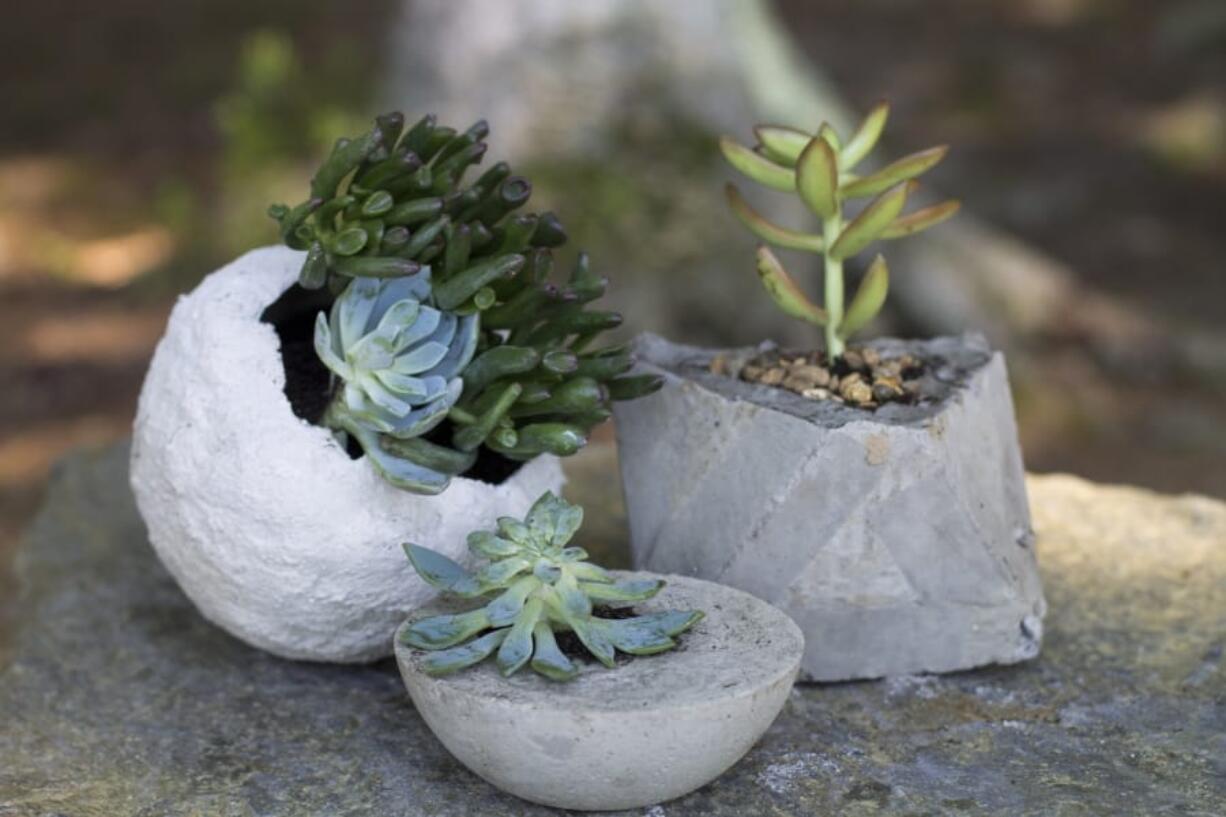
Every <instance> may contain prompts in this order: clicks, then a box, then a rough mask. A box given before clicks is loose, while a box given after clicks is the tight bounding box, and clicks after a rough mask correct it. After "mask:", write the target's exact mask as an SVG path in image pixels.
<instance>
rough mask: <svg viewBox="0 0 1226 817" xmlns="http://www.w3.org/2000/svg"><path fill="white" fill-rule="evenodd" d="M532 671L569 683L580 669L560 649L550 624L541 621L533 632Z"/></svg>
mask: <svg viewBox="0 0 1226 817" xmlns="http://www.w3.org/2000/svg"><path fill="white" fill-rule="evenodd" d="M532 640H533V644H534V647H533V650H532V669H534V670H536V671H537V672H539V673H540V674H541V675H544V676H545V677H546V678H549V679H550V680H553V681H569V680H570V679H571V678H574V677H575V676H576V675H578V674H579V669H578V667H576V666H575V665H574V663H572V662H571V660H570V659H569V658H567V657H566V656H565V655H564V654H563V653H562V651H561V650H560V649H558V642H557V639H555V638H554V636H553V628H552V627H550V626H549V622H547V621H544V620H541V621H538V622H537V623H536V627H535V628H533V630H532Z"/></svg>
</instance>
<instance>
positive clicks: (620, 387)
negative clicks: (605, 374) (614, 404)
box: [604, 374, 664, 400]
mask: <svg viewBox="0 0 1226 817" xmlns="http://www.w3.org/2000/svg"><path fill="white" fill-rule="evenodd" d="M604 385H605V387H606V388H607V389H608V390H609V399H610V400H634V399H636V398H639V397H646V396H647V395H649V394H654V393H655V392H658V391H659V390H660V388H661V387H662V386H663V385H664V378H662V377H660V376H659V375H654V374H636V375H628V376H626V377H615V378H613V379H612V380H606V381H605V384H604Z"/></svg>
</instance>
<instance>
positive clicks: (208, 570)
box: [131, 247, 564, 662]
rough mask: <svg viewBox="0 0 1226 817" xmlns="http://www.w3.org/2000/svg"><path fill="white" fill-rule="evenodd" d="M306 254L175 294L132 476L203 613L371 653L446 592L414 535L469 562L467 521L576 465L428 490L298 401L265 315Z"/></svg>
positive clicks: (243, 632) (542, 487) (230, 627)
mask: <svg viewBox="0 0 1226 817" xmlns="http://www.w3.org/2000/svg"><path fill="white" fill-rule="evenodd" d="M302 257H303V253H300V252H295V251H293V250H288V249H285V248H283V247H269V248H264V249H259V250H253V251H252V252H249V253H247V254H246V255H244V256H242V257H241V258H239V259H237V260H235V261H234V262H232V263H231V264H229V265H228V266H226V267H224V268H223V269H221V270H218V271H217V272H214V273H213V274H211V275H209V276H208V277H207V278H205V279H204V281H203V282H202V283H201V284H200V285H199V286H198V287H197V288H196V289H195V290H193V291H192V292H191V293H190V294H188V295H185V296H183V297H182V298H180V299H179V302H178V303H177V304H176V305H175V308H174V311H173V312H172V313H171V316H170V322H169V324H168V325H167V327H166V333H165V335H164V336H163V337H162V340H161V342H160V343H159V344H158V347H157V352H156V353H155V354H154V357H153V362H152V364H151V365H150V367H149V373H148V375H147V376H146V379H145V384H144V388H143V389H142V390H141V397H140V406H139V409H138V411H137V417H136V425H135V429H134V432H133V436H134V439H133V445H132V463H131V481H132V489H133V491H134V493H135V495H136V501H137V505H138V507H139V508H140V512H141V516H142V517H143V518H144V520H145V524H146V526H147V527H148V530H149V539H150V541H151V542H152V544H153V547H154V550H156V551H157V555H158V557H159V558H160V559H161V561H162V563H163V564H164V565H165V566H166V569H167V570H168V571H170V573H171V575H173V576H174V578H175V580H176V581H177V582H178V583H179V586H180V587H182V588H183V591H184V592H185V593H186V594H187V596H188V597H189V598H190V599H191V600H192V601H193V602H194V603H195V605H196V607H197V608H198V609H199V610H200V612H201V613H202V614H203V615H204V616H205V617H206V618H207V619H209V620H210V621H212V622H213V623H214V624H216V625H218V626H220V627H222V628H223V629H225V630H227V631H228V632H230V633H231V634H233V635H235V636H237V637H238V638H241V639H242V640H244V641H246V642H247V643H249V644H252V645H254V646H256V647H259V648H261V649H264V650H268V651H269V652H273V653H276V654H277V655H281V656H284V657H287V658H298V659H309V660H315V661H336V662H363V661H371V660H374V659H377V658H382V657H386V656H388V655H390V654H391V651H392V644H391V635H392V631H393V630H394V629H395V628H396V627H397V626H398V625H399V624H400V622H401V620H403V619H404V617H405V616H406V615H408V613H409V612H410V611H412V610H414V609H416V608H417V607H418V606H420V605H422V604H425V603H427V602H429V601H430V600H431V599H433V598H434V597H435V596H436V595H437V591H435V590H434V588H432V587H430V586H429V585H427V584H426V583H425V582H423V581H422V580H421V579H420V578H418V576H417V574H416V573H415V572H414V571H413V569H412V567H411V565H410V564H409V563H408V560H407V559H405V557H404V552H403V551H402V550H401V547H400V543H401V542H403V541H406V540H407V541H420V542H429V543H430V545H431V547H433V548H434V549H436V550H438V551H439V552H440V553H443V554H445V555H447V556H449V557H450V558H452V559H456V560H457V561H460V562H465V561H467V559H468V556H467V552H468V551H467V548H466V546H465V536H466V535H467V533H468V532H469V531H470V530H472V529H473V528H474V527H480V526H482V525H492V524H493V523H494V521H495V519H497V518H498V517H499V516H522V515H523V514H524V513H525V512H526V511H527V510H528V508H529V507H530V506H531V505H532V503H533V502H534V501H535V500H536V498H537V497H538V496H540V495H541V494H542V493H543V492H545V491H558V490H560V488H561V486H562V483H563V482H564V478H563V475H562V469H561V467H560V466H559V463H558V461H557V459H556V458H554V457H549V456H542V457H537V458H536V459H534V460H532V461H531V462H529V463H527V464H526V465H524V466H523V467H522V468H520V469H519V470H518V471H517V472H515V474H514V475H512V476H511V477H510V478H509V479H507V480H506V481H504V482H502V483H501V484H498V485H493V484H489V483H486V482H481V481H478V480H473V479H465V478H462V477H459V478H456V479H454V480H453V481H452V483H451V487H449V488H448V489H447V490H446V491H445V492H443V493H442V494H439V495H438V496H421V495H418V494H413V493H409V492H407V491H402V490H399V489H397V488H394V487H392V486H391V485H390V484H389V483H387V482H386V481H384V480H383V479H381V478H380V477H379V476H378V475H377V474H376V473H375V470H374V468H372V467H371V465H370V463H369V462H367V461H366V460H365V459H353V458H351V457H350V456H349V455H348V454H347V453H346V452H345V450H344V449H343V448H342V447H341V446H340V445H339V444H338V443H337V442H336V440H335V438H334V437H333V435H332V432H331V431H329V430H328V429H326V428H323V427H322V426H318V425H312V424H311V423H308V422H307V421H305V420H302V419H299V418H298V417H297V416H295V414H294V413H293V411H292V409H291V407H290V403H289V401H288V400H287V398H286V396H285V392H284V389H285V381H286V375H285V366H284V364H283V362H282V359H281V348H280V341H279V339H278V337H277V334H276V332H275V331H274V329H273V327H272V326H271V325H270V324H268V323H265V322H264V321H262V320H261V316H262V314H263V313H264V310H265V308H266V307H268V306H269V305H270V304H271V303H273V302H274V301H276V300H277V299H278V298H280V297H281V295H282V294H283V293H284V292H285V291H286V290H287V289H289V288H290V286H292V285H293V284H294V283H295V282H296V281H297V278H298V270H299V269H300V268H301V266H302Z"/></svg>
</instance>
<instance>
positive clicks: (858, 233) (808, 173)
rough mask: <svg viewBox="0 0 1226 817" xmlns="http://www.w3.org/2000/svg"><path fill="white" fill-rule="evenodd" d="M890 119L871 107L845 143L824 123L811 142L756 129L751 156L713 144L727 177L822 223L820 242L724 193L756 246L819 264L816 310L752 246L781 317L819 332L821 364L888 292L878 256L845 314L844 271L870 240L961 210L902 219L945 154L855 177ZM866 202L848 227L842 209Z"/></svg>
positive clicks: (729, 190)
mask: <svg viewBox="0 0 1226 817" xmlns="http://www.w3.org/2000/svg"><path fill="white" fill-rule="evenodd" d="M888 116H889V106H888V105H887V104H886V103H884V102H881V103H878V104H877V105H876V106H875V107H874V108H873V109H872V111H871V112H870V113H869V114H868V116H867V117H865V119H864V121H863V123H861V125H860V127H859V128H858V129H857V130H856V132H855V133H854V134H853V135H852V136H851V138H850V139H848V140H847V142H846V143H844V142H843V141H842V140H841V139H840V138H839V135H838V134H837V133H836V132H835V130H834V128H832V127H831V126H830V125H828V124H823V125H822V126H821V128H819V129H818V131H817V133H816V134H810V133H806V132H804V131H802V130H798V129H796V128H790V127H782V126H777V125H759V126H757V127H755V128H754V133H755V135H756V136H757V138H758V144H757V145H755V146H754V147H753V148H752V149H750V148H747V147H745V146H744V145H741V144H739V143H737V142H736V141H735V140H733V139H731V138H729V137H723V138H722V139H721V140H720V149H721V151H722V152H723V154H724V158H726V159H727V160H728V163H729V164H731V165H732V166H733V167H734V168H736V169H737V170H738V171H740V172H741V173H743V174H744V175H746V176H748V177H749V178H750V179H752V180H753V181H755V182H758V183H759V184H762V185H765V186H766V187H769V188H771V189H774V190H781V191H784V192H788V193H796V194H797V195H799V197H800V199H801V201H802V202H804V204H805V206H806V207H807V208H808V209H809V211H810V212H812V213H813V214H814V215H816V216H817V217H818V218H819V219H821V224H822V231H821V233H820V234H818V233H810V232H802V231H799V230H792V229H789V228H787V227H781V226H779V225H777V224H774V223H772V222H771V221H769V220H767V219H766V218H765V217H764V216H762V215H761V214H760V213H758V212H757V211H756V210H754V209H753V208H752V207H751V206H750V205H749V203H748V202H747V201H746V200H745V198H744V197H743V196H742V195H741V192H740V191H739V190H738V189H737V188H736V186H735V185H732V184H729V185H728V186H727V187H726V188H725V193H726V195H727V198H728V206H729V207H730V208H731V210H732V212H733V213H734V214H735V215H736V216H737V218H739V219H740V220H741V222H742V223H744V224H745V226H746V227H748V228H749V229H750V231H752V232H753V234H754V235H756V236H757V237H758V238H759V239H761V240H762V241H764V242H766V243H767V244H773V245H774V246H777V247H782V248H785V249H791V250H801V251H805V252H812V253H818V254H820V255H822V256H823V257H824V259H825V265H824V266H825V271H824V283H825V298H824V304H822V305H820V306H819V305H818V304H816V303H814V302H813V301H812V300H810V299H809V297H808V296H806V295H805V293H804V291H803V290H802V289H801V288H800V287H799V286H797V284H796V282H795V281H794V280H793V278H792V277H791V276H790V275H789V274H788V273H787V271H786V270H785V269H784V267H783V265H782V264H781V263H780V262H779V259H778V258H777V257H776V256H775V254H774V253H773V252H772V251H771V250H770V249H769V248H768V247H767V246H765V245H761V246H759V247H758V251H757V268H758V275H759V276H760V277H761V279H762V283H763V285H764V286H765V287H766V290H767V292H769V293H770V295H771V297H772V298H773V299H774V301H775V303H776V304H777V305H778V306H779V308H780V309H781V310H782V311H783V312H785V313H786V314H788V315H790V316H792V317H794V318H799V319H800V320H803V321H806V322H808V323H811V324H814V325H816V326H821V327H824V330H825V340H826V355H827V357H828V358H829V359H830V360H832V361H833V360H835V359H836V358H838V357H840V356H842V354H843V351H844V347H845V343H846V340H847V338H848V337H849V336H851V335H852V334H853V333H854V332H856V331H857V330H859V329H861V328H862V327H863V326H864V325H865V324H867V323H868V322H869V321H870V320H872V319H873V317H874V316H876V315H877V313H878V312H879V311H880V310H881V307H882V305H884V303H885V298H886V293H887V292H888V290H889V278H890V276H889V270H888V268H887V267H886V263H885V259H884V258H883V257H882V256H881V255H877V256H876V257H875V258H874V259H873V261H872V262H871V263H870V264H869V266H868V269H867V271H866V272H865V274H864V277H863V279H862V280H861V282H860V286H859V288H858V289H857V291H856V294H855V296H854V297H853V298H852V300H851V303H850V304H848V305H846V307H845V306H844V281H843V262H844V261H845V260H847V259H848V258H851V257H852V256H854V255H856V254H858V253H860V252H861V251H863V250H864V249H865V248H866V247H868V245H869V244H872V243H873V242H874V241H877V240H882V239H895V238H902V237H904V236H908V235H912V234H914V233H918V232H920V231H921V230H926V229H928V228H929V227H932V226H935V225H936V224H939V223H941V222H942V221H945V220H946V219H947V218H949V217H950V216H952V215H953V214H954V213H956V212H957V210H958V208H959V206H960V205H959V202H957V201H945V202H942V203H940V204H935V205H932V206H929V207H924V208H922V209H920V210H916V211H914V212H912V213H910V214H908V215H903V214H902V210H903V207H904V206H905V204H906V202H907V197H908V196H909V195H911V194H912V193H913V192H914V191H915V189H916V186H917V185H918V183H917V182H916V181H914V179H915V177H917V176H919V175H920V174H921V173H924V172H925V171H927V170H929V169H931V168H932V167H933V166H934V165H935V164H937V163H938V162H939V161H941V159H943V158H944V157H945V154H946V152H947V151H948V147H946V146H939V147H934V148H929V149H927V150H922V151H919V152H918V153H913V154H911V155H909V156H906V157H904V158H902V159H899V160H898V161H896V162H893V163H892V164H889V165H886V166H885V167H883V168H881V169H880V170H877V171H876V172H874V173H870V174H868V175H865V176H859V175H857V174H855V173H854V172H853V171H854V170H855V168H856V167H857V166H858V165H859V164H860V162H862V161H863V160H864V159H865V158H866V157H867V156H868V154H869V152H870V151H871V150H872V149H873V147H874V146H875V145H876V144H877V141H878V139H879V138H880V137H881V132H882V130H883V129H884V127H885V123H886V119H887V118H888ZM869 197H871V198H872V200H871V201H869V202H868V204H867V205H865V206H864V207H863V209H861V210H860V211H859V213H857V214H856V215H855V217H854V218H850V219H848V217H847V215H846V213H845V211H844V207H845V206H846V204H847V203H848V202H849V201H851V200H854V199H860V198H869Z"/></svg>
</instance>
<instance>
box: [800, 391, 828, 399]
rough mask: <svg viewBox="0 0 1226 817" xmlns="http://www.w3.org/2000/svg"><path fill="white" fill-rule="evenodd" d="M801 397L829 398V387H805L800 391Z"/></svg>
mask: <svg viewBox="0 0 1226 817" xmlns="http://www.w3.org/2000/svg"><path fill="white" fill-rule="evenodd" d="M800 396H801V397H807V398H809V399H810V400H829V399H830V390H829V389H805V390H804V391H802V392H801V393H800Z"/></svg>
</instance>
